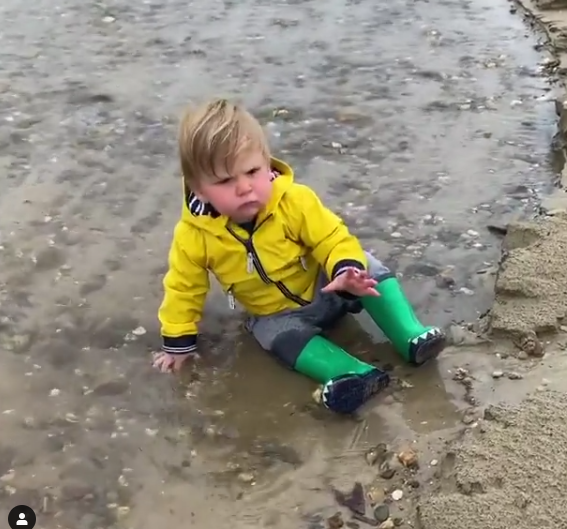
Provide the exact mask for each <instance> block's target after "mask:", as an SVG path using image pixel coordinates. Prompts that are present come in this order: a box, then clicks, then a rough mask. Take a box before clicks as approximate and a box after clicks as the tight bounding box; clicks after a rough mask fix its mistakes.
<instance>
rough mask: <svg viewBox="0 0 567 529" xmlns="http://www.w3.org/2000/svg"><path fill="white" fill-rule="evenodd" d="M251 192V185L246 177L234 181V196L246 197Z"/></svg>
mask: <svg viewBox="0 0 567 529" xmlns="http://www.w3.org/2000/svg"><path fill="white" fill-rule="evenodd" d="M250 191H252V184H251V183H250V180H249V179H248V178H247V177H241V176H240V177H238V180H237V181H236V194H237V195H239V196H242V195H247V194H248V193H250Z"/></svg>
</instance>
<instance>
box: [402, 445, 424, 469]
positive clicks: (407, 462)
mask: <svg viewBox="0 0 567 529" xmlns="http://www.w3.org/2000/svg"><path fill="white" fill-rule="evenodd" d="M398 460H399V461H400V463H401V464H402V465H404V467H406V468H417V467H418V466H419V461H418V459H417V454H416V453H415V452H414V451H413V450H412V449H411V448H409V449H407V450H403V451H402V452H400V453H399V454H398Z"/></svg>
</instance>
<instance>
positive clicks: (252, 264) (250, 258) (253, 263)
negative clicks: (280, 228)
mask: <svg viewBox="0 0 567 529" xmlns="http://www.w3.org/2000/svg"><path fill="white" fill-rule="evenodd" d="M269 218H270V216H268V217H266V218H265V219H264V220H263V221H262V222H261V223H260V224H258V226H256V228H254V232H253V233H255V232H256V231H258V229H259V228H260V226H262V224H264V222H266V221H267V220H268V219H269ZM226 229H227V230H228V231H229V233H230V234H231V235H232V236H233V237H234V238H235V239H236V240H237V241H238V242H240V243H242V244H243V245H244V247H245V248H246V251H247V254H248V255H247V271H248V273H252V272H253V269H255V270H256V272H258V275H259V276H260V279H261V280H262V281H263V282H264V283H266V284H267V285H275V286H276V287H277V289H278V290H279V291H280V292H281V293H282V294H283V295H284V296H285V297H286V298H287V299H289V300H291V301H293V302H294V303H297V304H298V305H301V306H302V307H305V306H306V305H309V304H310V302H309V301H307V300H305V299H303V298H301V297H300V296H297V295H295V294H294V293H293V292H291V291H290V290H289V289H288V288H287V287H286V286H285V285H284V284H283V283H282V282H281V281H273V280H271V279H270V278H269V277H268V274H267V273H266V271H265V270H264V267H263V266H262V263H261V261H260V256H259V255H258V253H257V252H256V248H254V244H253V242H252V235H250V237H248V239H243V238H242V237H240V235H238V234H237V233H236V232H235V231H234V230H233V229H232V227H231V226H228V225H227V227H226Z"/></svg>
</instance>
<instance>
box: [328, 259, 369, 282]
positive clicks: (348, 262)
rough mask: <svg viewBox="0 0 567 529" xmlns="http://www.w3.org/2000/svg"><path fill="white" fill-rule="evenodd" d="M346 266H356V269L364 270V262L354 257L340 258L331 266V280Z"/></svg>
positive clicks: (345, 268)
mask: <svg viewBox="0 0 567 529" xmlns="http://www.w3.org/2000/svg"><path fill="white" fill-rule="evenodd" d="M348 268H356V269H358V270H366V266H364V263H361V262H360V261H357V260H355V259H342V260H340V261H338V262H337V263H336V264H335V266H334V267H333V273H332V274H331V281H332V280H333V279H335V278H336V277H337V276H338V275H340V274H342V273H343V272H346V270H347V269H348Z"/></svg>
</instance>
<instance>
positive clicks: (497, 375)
mask: <svg viewBox="0 0 567 529" xmlns="http://www.w3.org/2000/svg"><path fill="white" fill-rule="evenodd" d="M503 376H504V371H500V370H496V371H493V372H492V378H502V377H503Z"/></svg>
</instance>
